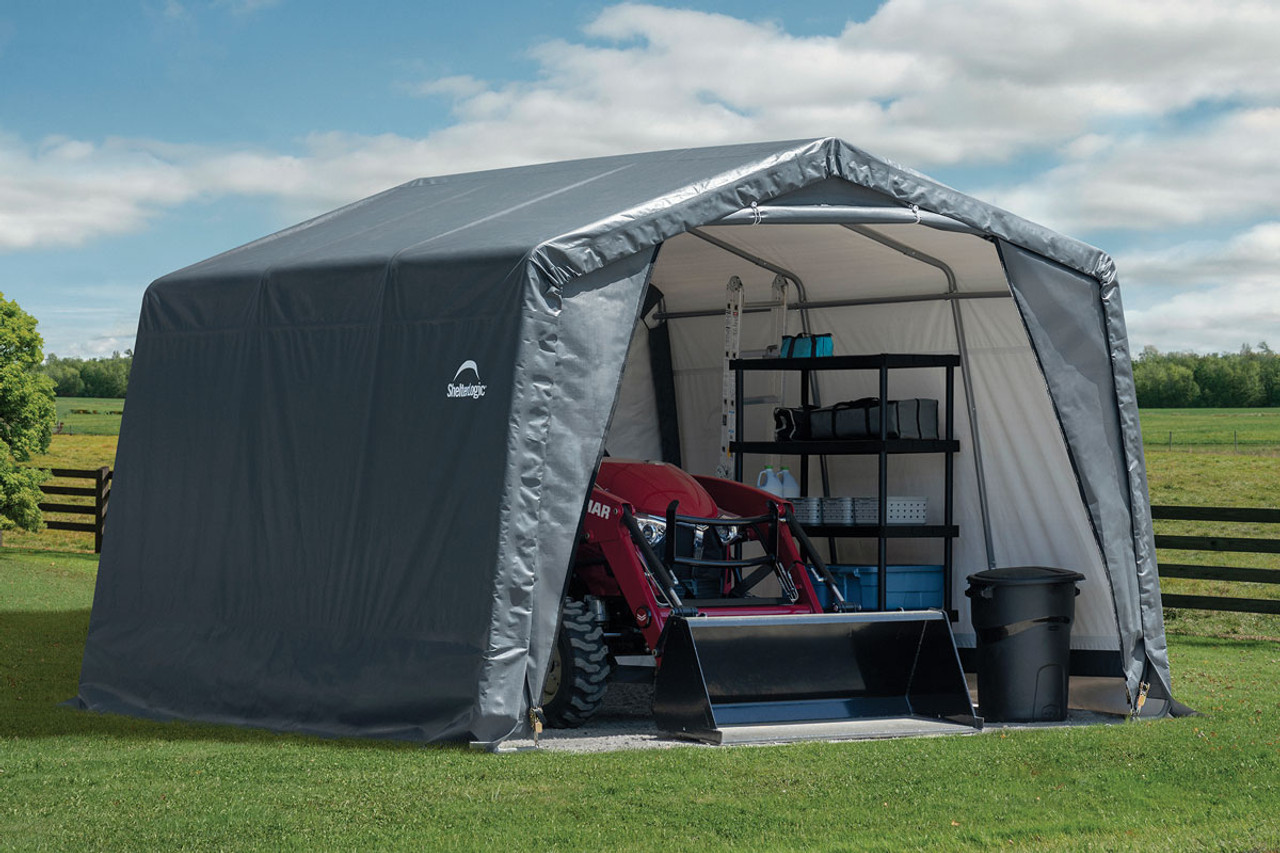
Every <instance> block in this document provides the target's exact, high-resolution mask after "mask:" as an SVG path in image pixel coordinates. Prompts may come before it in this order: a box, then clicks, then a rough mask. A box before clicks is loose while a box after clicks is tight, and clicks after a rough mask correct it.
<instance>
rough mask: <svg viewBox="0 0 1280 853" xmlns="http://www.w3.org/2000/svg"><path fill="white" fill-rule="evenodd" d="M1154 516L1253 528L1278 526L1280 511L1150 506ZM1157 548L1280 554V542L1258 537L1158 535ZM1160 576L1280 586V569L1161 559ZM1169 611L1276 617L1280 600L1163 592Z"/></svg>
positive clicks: (1259, 508)
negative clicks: (1188, 610) (1275, 584)
mask: <svg viewBox="0 0 1280 853" xmlns="http://www.w3.org/2000/svg"><path fill="white" fill-rule="evenodd" d="M1151 517H1152V518H1154V519H1156V520H1163V521H1213V522H1229V523H1240V522H1244V523H1251V524H1280V509H1268V508H1261V507H1210V506H1152V507H1151ZM1156 548H1157V549H1164V550H1177V551H1210V552H1214V553H1245V554H1280V539H1258V538H1253V537H1234V536H1180V535H1173V534H1163V533H1157V534H1156ZM1160 576H1161V577H1165V578H1190V579H1192V580H1214V581H1232V582H1241V583H1280V569H1256V568H1245V567H1242V566H1205V565H1199V564H1192V563H1166V562H1164V561H1163V560H1161V561H1160ZM1161 598H1162V599H1163V601H1164V606H1165V607H1186V608H1190V609H1193V610H1229V611H1234V612H1237V613H1273V614H1277V615H1280V600H1275V599H1266V598H1235V597H1228V596H1221V595H1179V594H1175V593H1162V594H1161Z"/></svg>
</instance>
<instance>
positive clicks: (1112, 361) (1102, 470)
mask: <svg viewBox="0 0 1280 853" xmlns="http://www.w3.org/2000/svg"><path fill="white" fill-rule="evenodd" d="M1000 255H1001V258H1002V260H1003V261H1004V266H1005V270H1006V272H1007V273H1008V276H1009V285H1010V287H1011V288H1012V290H1013V294H1014V299H1015V300H1016V301H1017V303H1018V310H1019V311H1020V312H1021V314H1022V319H1023V322H1024V323H1025V324H1026V326H1027V333H1028V334H1029V335H1030V336H1031V340H1032V344H1033V346H1034V348H1035V351H1036V354H1037V357H1038V358H1039V360H1040V365H1041V370H1042V372H1043V373H1044V377H1045V381H1046V382H1047V383H1048V384H1049V392H1050V398H1051V399H1052V400H1053V404H1054V409H1055V410H1056V412H1057V414H1058V421H1059V423H1060V424H1061V426H1062V429H1063V432H1064V433H1065V437H1066V443H1067V449H1068V452H1069V454H1070V456H1071V460H1072V464H1073V465H1074V466H1075V468H1076V476H1077V479H1078V481H1079V483H1080V490H1081V493H1082V497H1083V498H1084V502H1085V506H1086V508H1087V509H1088V512H1089V517H1090V520H1091V521H1092V523H1093V528H1094V533H1095V535H1096V536H1097V537H1098V545H1099V547H1100V548H1101V550H1102V556H1103V560H1104V561H1105V562H1106V566H1107V573H1108V579H1109V580H1110V582H1111V587H1112V589H1113V590H1115V592H1116V594H1115V601H1116V621H1117V623H1118V624H1119V626H1120V636H1121V638H1122V641H1123V643H1122V649H1121V651H1122V653H1123V655H1124V657H1125V672H1126V676H1127V680H1128V682H1129V683H1128V688H1129V691H1130V694H1131V695H1133V696H1136V695H1137V691H1138V687H1139V685H1138V682H1139V680H1142V679H1143V677H1144V675H1143V674H1144V673H1145V672H1147V667H1148V666H1150V667H1152V668H1153V671H1154V673H1155V677H1156V678H1158V679H1159V680H1160V681H1161V682H1162V683H1163V684H1164V686H1165V688H1166V689H1168V687H1169V683H1168V670H1169V661H1168V650H1167V649H1166V647H1165V643H1164V616H1163V610H1162V609H1161V604H1160V581H1159V577H1158V576H1157V572H1156V562H1155V541H1154V538H1153V536H1152V532H1151V518H1150V513H1151V511H1150V502H1149V499H1148V495H1147V474H1146V461H1145V457H1144V455H1143V453H1142V434H1141V431H1140V430H1139V429H1138V401H1137V395H1136V392H1135V390H1134V387H1133V371H1132V367H1131V365H1130V363H1129V359H1128V353H1127V336H1126V335H1125V330H1124V315H1123V313H1122V310H1121V306H1120V304H1119V298H1120V294H1119V290H1118V288H1117V287H1116V285H1115V282H1114V281H1109V282H1107V283H1106V284H1102V283H1100V282H1098V281H1095V280H1094V279H1092V278H1089V277H1087V276H1084V275H1081V274H1080V273H1078V272H1076V271H1074V270H1070V269H1067V268H1066V267H1063V266H1061V265H1060V264H1057V263H1054V262H1053V261H1049V260H1046V259H1044V258H1042V257H1040V256H1038V255H1035V254H1032V253H1031V252H1028V251H1026V250H1023V249H1019V248H1017V247H1016V246H1011V245H1009V244H1008V243H1003V242H1002V243H1001V244H1000ZM1121 348H1123V349H1121ZM1121 355H1123V358H1122V357H1120V356H1121ZM1135 567H1136V568H1137V571H1135ZM1148 628H1151V629H1153V630H1151V631H1148ZM1170 695H1171V694H1170Z"/></svg>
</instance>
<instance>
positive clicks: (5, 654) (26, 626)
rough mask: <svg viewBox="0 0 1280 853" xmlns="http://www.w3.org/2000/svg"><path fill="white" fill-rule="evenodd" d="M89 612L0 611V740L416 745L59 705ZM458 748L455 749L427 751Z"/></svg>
mask: <svg viewBox="0 0 1280 853" xmlns="http://www.w3.org/2000/svg"><path fill="white" fill-rule="evenodd" d="M88 629H89V611H88V610H87V609H85V610H62V611H39V612H31V613H24V612H13V611H0V740H5V739H9V738H15V739H30V738H49V737H101V738H118V739H129V740H137V741H153V742H161V743H162V742H182V741H216V742H218V743H228V744H236V743H244V744H263V743H281V742H289V741H294V742H297V743H305V744H307V745H309V746H319V747H325V748H330V749H344V750H346V749H350V750H357V749H372V750H386V751H397V750H405V749H418V748H421V747H422V746H423V744H420V743H414V742H405V741H390V740H372V739H368V740H366V739H357V738H325V737H318V736H314V735H303V734H288V733H280V732H274V731H268V730H266V729H253V728H240V727H238V726H233V725H219V724H214V723H189V722H183V721H170V722H159V721H155V720H144V719H138V718H134V717H126V716H122V715H119V714H101V713H98V712H95V711H85V710H80V709H77V708H73V707H69V706H67V705H65V704H63V703H65V702H67V701H68V700H70V699H73V698H74V697H75V696H76V692H77V690H78V686H79V680H80V662H81V658H82V657H83V655H84V643H85V636H86V635H87V633H88ZM426 746H428V747H431V748H440V749H465V748H466V747H465V745H460V744H427V745H426Z"/></svg>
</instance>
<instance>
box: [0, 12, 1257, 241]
mask: <svg viewBox="0 0 1280 853" xmlns="http://www.w3.org/2000/svg"><path fill="white" fill-rule="evenodd" d="M169 1H170V2H172V3H175V4H176V2H177V0H169ZM220 2H223V3H226V4H230V5H231V6H233V7H235V8H240V9H242V10H250V9H251V8H253V9H257V8H263V7H265V6H266V5H270V2H269V0H268V2H262V0H220ZM1276 32H1280V6H1276V5H1275V4H1269V3H1257V2H1246V0H1238V2H1225V1H1224V2H1217V3H1214V4H1204V3H1200V2H1191V0H1171V2H1154V0H1135V2H1128V3H1122V4H1117V3H1114V2H1112V0H1078V2H1074V3H1052V4H1044V3H1040V2H1034V1H1033V0H973V2H963V3H962V2H926V0H890V2H888V3H886V4H885V5H884V6H883V7H881V8H880V10H879V11H878V12H877V13H876V14H875V15H874V16H873V17H872V18H870V19H869V20H867V21H865V22H853V23H850V24H848V25H847V26H846V27H845V29H844V30H843V31H842V32H840V33H838V34H832V35H827V36H804V37H801V36H793V35H791V34H789V33H787V32H786V31H784V30H783V29H782V28H781V27H780V26H779V25H777V24H775V23H768V22H766V23H758V22H751V21H744V20H740V19H736V18H733V17H730V16H727V15H719V14H709V13H703V12H694V11H689V10H681V9H670V8H663V7H656V6H647V5H641V4H622V5H616V6H612V7H608V8H606V9H604V11H602V12H601V13H600V14H599V15H598V16H597V17H596V18H595V19H594V20H592V21H590V22H588V23H587V24H586V26H585V27H584V29H583V32H582V35H581V37H579V38H576V39H561V40H555V41H550V42H546V43H543V44H539V45H536V46H534V47H533V48H532V50H531V56H532V58H533V59H534V60H535V61H536V62H537V63H538V66H539V73H538V74H537V75H536V77H535V79H533V80H531V81H523V82H507V83H497V84H492V83H487V82H485V81H481V80H477V79H475V78H473V77H469V76H448V77H443V78H439V79H435V80H428V81H425V82H422V83H420V84H418V85H417V86H415V87H413V88H412V91H414V92H415V93H416V94H419V95H424V96H432V97H446V98H450V99H452V103H453V109H454V114H455V122H454V124H453V125H451V126H449V127H447V128H445V129H443V130H440V131H437V132H435V133H432V134H430V135H428V136H427V137H425V138H421V139H411V138H405V137H402V136H395V135H381V136H361V135H354V134H338V133H325V132H317V133H315V134H313V135H311V136H309V137H307V138H305V139H303V140H300V141H299V150H298V151H295V152H291V153H287V154H286V153H276V152H270V151H261V150H225V149H211V148H201V147H196V146H177V145H171V144H166V143H163V142H160V141H155V140H121V139H108V140H104V141H85V140H71V139H51V140H47V141H45V142H43V143H41V144H39V145H31V144H29V143H24V142H23V141H21V140H16V139H12V138H0V250H5V249H8V250H14V249H21V248H27V247H39V246H52V245H78V244H82V243H84V242H85V241H87V240H90V239H93V238H95V237H98V236H103V235H111V234H120V233H126V232H132V231H137V230H139V229H143V228H145V227H146V226H147V224H148V223H149V222H150V221H151V220H152V219H153V218H154V217H156V216H158V215H161V214H162V213H163V211H164V210H165V209H166V208H170V207H173V206H176V205H181V204H185V203H188V202H191V201H193V200H196V199H206V198H215V197H218V196H224V195H242V196H244V195H247V196H261V197H266V198H269V199H272V200H274V201H276V202H277V203H279V204H280V205H281V206H282V222H281V224H285V223H286V222H287V221H289V219H291V218H292V219H296V218H302V217H304V216H307V215H311V214H315V213H319V212H322V211H324V210H326V209H329V208H332V207H335V206H337V205H340V204H342V203H345V202H348V201H352V200H354V199H356V198H359V197H361V196H364V195H368V194H370V193H372V192H376V191H378V190H381V189H384V188H386V187H388V186H391V185H394V184H396V183H399V182H401V181H404V180H407V179H410V178H413V177H417V176H421V175H428V174H441V173H450V172H459V171H467V170H470V169H477V168H492V167H498V166H509V165H517V164H521V163H530V162H538V161H545V160H555V159H566V158H572V157H580V156H594V155H601V154H610V153H618V152H622V151H635V150H645V149H657V148H664V147H680V146H687V145H711V144H717V143H723V142H738V141H750V140H760V139H788V138H797V137H806V136H827V135H836V136H842V137H844V138H846V139H849V140H850V141H852V142H854V143H855V144H857V145H859V146H862V147H864V148H866V149H868V150H870V151H873V152H876V153H879V154H883V155H885V156H888V157H891V158H893V159H896V160H899V161H901V162H904V163H907V164H909V165H911V166H913V167H916V168H920V169H922V170H925V171H929V170H930V169H931V168H936V167H939V166H947V165H968V164H999V163H1003V162H1009V161H1011V160H1013V159H1015V158H1018V157H1021V156H1025V155H1035V156H1037V157H1051V158H1055V162H1059V163H1060V164H1061V165H1059V166H1057V167H1056V168H1051V169H1050V170H1049V171H1047V172H1045V173H1044V174H1042V175H1039V176H1037V177H1035V178H1033V179H1031V180H1029V181H1027V182H1025V183H1024V184H1023V185H1020V186H1013V187H1009V188H1006V189H1000V188H997V189H996V190H993V191H991V192H989V193H988V192H982V191H980V192H978V194H979V195H981V196H983V197H986V198H991V199H992V200H995V201H998V202H1000V203H1004V204H1005V205H1006V206H1008V207H1009V208H1010V209H1013V210H1016V211H1018V212H1019V213H1022V214H1024V215H1028V216H1030V217H1031V218H1034V219H1040V220H1042V221H1045V222H1046V223H1047V224H1050V225H1055V226H1058V227H1061V228H1063V229H1064V230H1068V231H1078V230H1080V229H1081V228H1083V229H1094V228H1103V227H1120V226H1126V225H1133V224H1134V223H1138V224H1141V225H1144V226H1147V227H1158V226H1165V225H1169V224H1186V223H1194V222H1203V221H1214V220H1217V219H1220V218H1222V217H1235V218H1237V219H1239V218H1248V217H1250V216H1255V217H1256V216H1257V215H1259V214H1262V215H1271V214H1272V213H1274V212H1275V210H1276V204H1277V202H1276V199H1278V198H1280V191H1278V190H1280V170H1277V169H1276V168H1275V167H1274V163H1275V155H1274V151H1275V150H1277V148H1280V118H1278V117H1277V115H1278V111H1277V108H1276V106H1275V105H1276V104H1277V103H1280V63H1277V62H1275V61H1274V59H1273V54H1274V34H1275V33H1276ZM1205 103H1212V104H1214V105H1215V106H1216V107H1218V108H1220V113H1219V116H1218V118H1217V119H1216V121H1214V122H1213V123H1211V124H1208V125H1204V126H1200V127H1192V128H1191V129H1189V130H1183V129H1180V127H1181V125H1180V124H1179V123H1178V121H1176V120H1175V117H1176V116H1177V114H1179V113H1183V112H1186V111H1188V110H1194V109H1195V108H1197V106H1198V105H1203V104H1205ZM1228 104H1233V105H1235V106H1234V107H1233V108H1227V106H1226V105H1228Z"/></svg>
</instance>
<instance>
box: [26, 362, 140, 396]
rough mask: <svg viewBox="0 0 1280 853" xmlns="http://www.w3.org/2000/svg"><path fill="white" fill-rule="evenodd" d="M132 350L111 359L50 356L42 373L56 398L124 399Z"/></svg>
mask: <svg viewBox="0 0 1280 853" xmlns="http://www.w3.org/2000/svg"><path fill="white" fill-rule="evenodd" d="M132 368H133V350H125V351H124V354H123V355H121V354H120V353H118V352H115V353H112V354H111V357H110V358H88V359H86V358H58V357H57V356H56V355H54V354H53V353H49V358H48V359H46V360H45V363H44V364H43V365H41V368H40V369H41V372H42V373H44V375H45V376H48V377H49V379H51V380H52V381H53V390H54V391H55V392H56V393H57V395H58V396H59V397H123V396H125V393H126V392H127V391H128V390H129V371H130V370H131V369H132Z"/></svg>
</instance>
